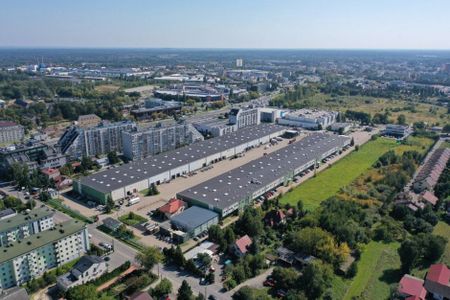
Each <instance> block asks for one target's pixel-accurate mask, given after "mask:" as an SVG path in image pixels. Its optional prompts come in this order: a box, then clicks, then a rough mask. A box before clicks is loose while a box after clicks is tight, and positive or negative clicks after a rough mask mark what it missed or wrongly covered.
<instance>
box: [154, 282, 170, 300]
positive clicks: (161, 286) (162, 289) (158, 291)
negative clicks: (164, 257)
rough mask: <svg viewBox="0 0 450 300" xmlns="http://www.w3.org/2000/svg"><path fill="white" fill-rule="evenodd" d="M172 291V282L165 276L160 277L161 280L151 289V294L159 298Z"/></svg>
mask: <svg viewBox="0 0 450 300" xmlns="http://www.w3.org/2000/svg"><path fill="white" fill-rule="evenodd" d="M171 292H172V283H171V282H170V281H169V279H167V278H163V279H161V281H160V282H159V283H158V284H157V285H156V286H155V288H154V289H152V291H151V294H152V296H153V297H155V299H159V298H161V297H163V296H166V295H168V294H170V293H171Z"/></svg>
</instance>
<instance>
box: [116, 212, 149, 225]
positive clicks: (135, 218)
mask: <svg viewBox="0 0 450 300" xmlns="http://www.w3.org/2000/svg"><path fill="white" fill-rule="evenodd" d="M119 220H120V221H122V222H123V223H125V224H127V225H130V226H135V225H137V224H141V223H144V222H146V221H147V219H146V218H144V217H142V216H139V215H137V214H135V213H128V214H126V215H123V216H120V217H119Z"/></svg>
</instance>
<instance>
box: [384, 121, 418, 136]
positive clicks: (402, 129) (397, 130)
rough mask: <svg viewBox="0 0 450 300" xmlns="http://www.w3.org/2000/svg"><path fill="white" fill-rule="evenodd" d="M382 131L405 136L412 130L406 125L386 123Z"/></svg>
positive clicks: (387, 133) (386, 133) (389, 134)
mask: <svg viewBox="0 0 450 300" xmlns="http://www.w3.org/2000/svg"><path fill="white" fill-rule="evenodd" d="M383 133H384V134H385V135H388V136H393V137H397V138H406V137H407V136H409V135H410V134H411V133H412V130H411V128H410V127H409V126H408V125H397V124H388V125H386V129H385V130H384V132H383Z"/></svg>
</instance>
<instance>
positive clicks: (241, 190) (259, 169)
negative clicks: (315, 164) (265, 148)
mask: <svg viewBox="0 0 450 300" xmlns="http://www.w3.org/2000/svg"><path fill="white" fill-rule="evenodd" d="M346 141H350V138H348V137H345V136H339V135H333V134H326V133H312V134H310V135H308V136H306V137H304V138H303V139H301V140H300V141H298V142H296V143H293V144H290V145H288V146H286V147H285V148H283V149H280V150H277V151H275V152H273V153H271V154H268V155H266V156H263V157H261V158H259V159H256V160H254V161H251V162H249V163H247V164H245V165H242V166H240V167H238V168H236V169H233V170H231V171H229V172H227V173H224V174H222V175H220V176H217V177H214V178H212V179H210V180H208V181H205V182H203V183H201V184H199V185H196V186H194V187H191V188H189V189H186V190H184V191H182V192H180V193H178V194H177V198H181V199H184V198H186V199H194V200H197V201H200V202H203V203H206V204H208V205H210V206H214V207H217V208H219V209H225V208H228V207H230V206H232V205H233V204H235V203H237V202H239V201H241V200H242V199H245V198H247V197H250V196H251V195H252V194H253V193H254V192H256V191H258V190H260V189H261V188H263V187H264V186H266V185H268V184H270V183H272V182H274V181H276V180H277V179H279V178H282V177H284V176H286V175H287V174H288V173H289V172H293V171H294V169H296V168H299V167H301V166H303V165H305V164H307V163H308V162H310V161H312V160H315V159H317V158H320V156H322V155H323V154H324V153H326V152H328V151H330V150H331V149H333V148H334V147H342V146H343V145H344V143H345V142H346Z"/></svg>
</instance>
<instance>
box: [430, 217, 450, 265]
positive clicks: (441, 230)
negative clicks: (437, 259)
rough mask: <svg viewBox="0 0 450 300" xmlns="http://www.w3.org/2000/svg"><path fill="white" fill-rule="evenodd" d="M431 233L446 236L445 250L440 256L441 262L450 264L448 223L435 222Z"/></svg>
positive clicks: (449, 229)
mask: <svg viewBox="0 0 450 300" xmlns="http://www.w3.org/2000/svg"><path fill="white" fill-rule="evenodd" d="M433 234H436V235H440V236H443V237H445V238H447V247H445V252H444V254H443V255H442V257H441V262H443V263H445V264H446V265H447V266H450V225H448V224H447V223H445V222H442V221H441V222H439V223H437V224H436V226H435V227H434V230H433Z"/></svg>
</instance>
